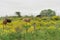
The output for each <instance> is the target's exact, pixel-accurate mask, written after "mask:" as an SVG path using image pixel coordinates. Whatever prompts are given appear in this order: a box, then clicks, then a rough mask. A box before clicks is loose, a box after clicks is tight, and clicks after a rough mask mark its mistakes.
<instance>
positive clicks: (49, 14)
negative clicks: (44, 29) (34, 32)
mask: <svg viewBox="0 0 60 40" xmlns="http://www.w3.org/2000/svg"><path fill="white" fill-rule="evenodd" d="M40 15H41V16H47V17H52V16H56V13H55V11H53V10H51V9H48V10H42V11H41V13H40Z"/></svg>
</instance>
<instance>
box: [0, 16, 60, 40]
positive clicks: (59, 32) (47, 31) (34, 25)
mask: <svg viewBox="0 0 60 40" xmlns="http://www.w3.org/2000/svg"><path fill="white" fill-rule="evenodd" d="M10 19H11V20H12V22H11V23H7V24H6V25H3V23H2V22H3V19H0V40H60V18H58V17H51V18H49V17H43V18H38V17H35V18H32V17H31V20H30V22H25V21H23V20H22V19H23V18H10Z"/></svg>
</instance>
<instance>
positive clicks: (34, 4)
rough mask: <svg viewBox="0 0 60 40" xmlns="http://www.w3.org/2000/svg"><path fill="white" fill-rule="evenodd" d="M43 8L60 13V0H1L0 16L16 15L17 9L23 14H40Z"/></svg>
mask: <svg viewBox="0 0 60 40" xmlns="http://www.w3.org/2000/svg"><path fill="white" fill-rule="evenodd" d="M43 9H52V10H54V11H56V13H57V15H60V14H59V13H60V0H0V16H6V15H15V12H16V11H19V12H21V15H38V14H39V13H40V11H41V10H43Z"/></svg>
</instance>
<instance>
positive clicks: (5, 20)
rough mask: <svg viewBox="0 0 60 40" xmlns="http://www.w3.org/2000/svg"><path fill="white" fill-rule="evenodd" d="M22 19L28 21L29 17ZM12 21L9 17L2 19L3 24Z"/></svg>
mask: <svg viewBox="0 0 60 40" xmlns="http://www.w3.org/2000/svg"><path fill="white" fill-rule="evenodd" d="M22 20H23V21H25V22H30V20H31V19H30V18H24V19H22ZM11 22H12V20H11V19H8V18H5V19H4V20H3V24H4V25H6V24H7V23H11Z"/></svg>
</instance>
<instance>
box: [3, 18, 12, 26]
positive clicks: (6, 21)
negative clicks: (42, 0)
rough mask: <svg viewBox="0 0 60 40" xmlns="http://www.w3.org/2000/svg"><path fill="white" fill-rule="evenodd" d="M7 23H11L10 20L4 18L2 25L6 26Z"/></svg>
mask: <svg viewBox="0 0 60 40" xmlns="http://www.w3.org/2000/svg"><path fill="white" fill-rule="evenodd" d="M7 23H11V19H6V18H5V19H4V20H3V24H4V25H6V24H7Z"/></svg>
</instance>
